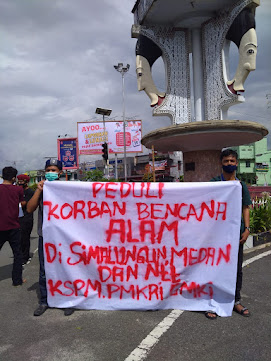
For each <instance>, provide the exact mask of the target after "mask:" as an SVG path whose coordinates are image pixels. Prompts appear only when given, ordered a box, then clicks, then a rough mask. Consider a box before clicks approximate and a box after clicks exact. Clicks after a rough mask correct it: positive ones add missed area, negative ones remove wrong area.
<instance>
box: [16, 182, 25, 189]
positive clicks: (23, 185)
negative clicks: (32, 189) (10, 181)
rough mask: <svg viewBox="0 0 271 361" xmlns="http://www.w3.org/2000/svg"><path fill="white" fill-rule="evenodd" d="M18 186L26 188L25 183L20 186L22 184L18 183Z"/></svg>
mask: <svg viewBox="0 0 271 361" xmlns="http://www.w3.org/2000/svg"><path fill="white" fill-rule="evenodd" d="M18 186H19V187H23V188H25V187H26V184H25V183H23V184H22V183H19V184H18Z"/></svg>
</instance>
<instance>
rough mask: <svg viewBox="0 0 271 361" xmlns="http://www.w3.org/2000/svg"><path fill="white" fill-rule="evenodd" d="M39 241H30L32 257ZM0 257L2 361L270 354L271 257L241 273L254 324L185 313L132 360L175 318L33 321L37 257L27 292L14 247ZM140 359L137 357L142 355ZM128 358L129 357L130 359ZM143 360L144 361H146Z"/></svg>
mask: <svg viewBox="0 0 271 361" xmlns="http://www.w3.org/2000/svg"><path fill="white" fill-rule="evenodd" d="M36 247H37V238H34V239H32V251H34V250H35V249H36ZM4 248H5V249H3V251H2V252H1V253H0V294H1V297H0V310H1V311H0V312H1V316H0V317H1V319H0V340H1V342H0V361H39V360H42V361H56V360H58V361H69V360H71V361H83V360H84V361H85V360H88V361H92V360H93V361H122V360H123V361H124V360H127V361H132V360H135V361H137V360H147V361H158V360H163V361H167V360H168V361H172V360H173V361H174V360H176V361H194V360H200V361H207V360H208V361H210V360H211V361H228V360H230V361H235V360H236V361H237V360H238V361H242V360H246V361H250V360H251V361H252V360H253V361H254V360H255V361H267V360H268V361H269V360H270V355H271V343H270V335H271V303H270V289H271V287H270V286H271V276H270V260H271V255H268V256H266V257H263V258H260V259H257V260H255V261H254V262H252V263H250V264H249V265H248V266H246V267H245V268H244V286H243V303H244V304H245V305H246V306H247V307H248V308H249V309H250V311H251V313H252V316H251V317H250V318H245V317H241V316H240V315H238V314H236V313H233V316H232V317H228V318H218V319H217V320H215V321H211V320H208V319H206V318H205V317H204V315H203V314H202V313H200V312H184V313H182V314H181V315H180V316H179V317H178V318H177V319H176V320H175V322H174V323H173V325H172V326H171V327H170V328H169V329H168V330H167V331H166V332H165V333H164V334H163V335H162V337H161V338H159V340H158V341H157V343H156V345H155V346H154V347H151V348H150V349H149V350H148V352H147V356H146V357H145V356H144V353H142V355H139V357H140V358H134V357H132V356H131V355H130V354H131V352H132V351H133V350H134V349H136V348H137V346H138V345H139V344H140V343H141V341H142V340H143V339H145V338H146V337H147V336H148V334H149V333H150V332H151V331H152V330H153V329H154V328H155V327H156V326H157V325H159V323H160V322H161V321H162V320H163V319H164V318H165V317H166V316H167V315H169V314H170V311H157V312H135V311H129V312H128V311H96V310H91V311H81V310H76V311H75V312H74V314H73V315H71V316H69V317H65V316H64V312H63V310H60V309H49V310H47V311H46V312H45V314H44V315H42V316H41V317H34V316H33V311H34V309H35V307H36V306H37V304H38V267H39V263H38V255H37V253H35V254H34V257H33V259H32V262H31V263H30V264H29V265H26V267H25V270H24V277H26V278H27V283H26V284H25V285H23V286H22V287H12V286H11V266H12V261H13V260H12V258H10V255H11V251H10V250H9V245H8V244H6V245H5V246H4ZM270 249H271V247H270V244H269V245H266V246H265V247H264V248H261V249H257V250H255V249H253V251H251V250H249V253H247V254H246V255H245V260H248V259H252V258H253V257H255V256H256V255H261V254H266V252H267V251H270ZM137 352H138V350H137ZM129 355H130V356H129ZM142 357H143V358H142Z"/></svg>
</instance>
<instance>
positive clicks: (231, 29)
mask: <svg viewBox="0 0 271 361" xmlns="http://www.w3.org/2000/svg"><path fill="white" fill-rule="evenodd" d="M259 5H260V0H241V1H240V0H221V1H217V0H194V1H191V0H182V1H176V0H138V1H137V2H136V4H135V6H134V8H133V10H132V12H133V13H134V20H135V24H134V25H133V27H132V37H135V38H137V45H136V72H137V81H138V90H140V91H141V90H144V91H145V92H146V94H147V95H148V96H149V98H150V100H151V106H152V107H153V115H154V116H158V115H163V116H165V115H166V116H169V117H170V119H171V120H172V125H171V126H169V127H165V128H161V129H157V130H155V131H153V132H151V133H149V134H146V135H145V136H144V137H143V139H142V143H143V144H144V145H145V146H146V147H147V148H151V147H152V146H154V148H155V149H156V150H160V151H177V150H181V151H182V152H183V156H184V179H185V181H207V180H209V179H210V178H212V177H213V176H214V175H215V174H217V172H219V171H220V169H219V167H220V166H219V164H218V163H217V161H216V160H217V159H218V158H219V157H218V154H219V153H220V151H221V149H222V148H224V147H229V146H235V145H241V144H247V143H251V142H255V141H257V140H260V139H262V138H263V137H264V136H265V135H267V134H268V131H267V129H266V128H265V127H263V126H262V125H261V124H259V123H256V122H248V121H244V120H229V119H228V109H229V107H231V106H233V105H235V104H238V103H242V102H244V101H245V99H244V97H243V93H244V90H245V87H244V83H245V80H246V79H247V77H248V75H249V73H250V72H251V71H253V70H255V69H256V55H257V36H256V30H255V11H256V7H257V6H259ZM231 42H234V43H235V44H236V45H237V47H238V49H239V63H238V67H237V69H236V72H235V75H234V77H233V78H230V72H229V48H230V43H231ZM159 57H162V59H163V62H164V65H165V73H166V91H165V93H163V92H160V91H159V90H158V89H157V87H156V86H155V84H154V81H153V78H152V74H151V68H152V65H153V64H154V62H155V61H156V60H157V59H158V58H159ZM214 162H215V163H214ZM215 164H217V166H215Z"/></svg>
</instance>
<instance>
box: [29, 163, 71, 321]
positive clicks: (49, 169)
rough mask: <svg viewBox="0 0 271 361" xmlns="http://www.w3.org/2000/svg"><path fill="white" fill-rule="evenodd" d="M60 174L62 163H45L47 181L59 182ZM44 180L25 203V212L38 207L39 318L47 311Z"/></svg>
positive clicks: (31, 211)
mask: <svg viewBox="0 0 271 361" xmlns="http://www.w3.org/2000/svg"><path fill="white" fill-rule="evenodd" d="M61 174H62V163H61V161H59V160H56V159H48V160H47V161H46V163H45V179H46V180H48V181H56V180H59V177H60V175H61ZM44 182H45V180H42V181H40V182H39V183H38V187H37V189H36V191H35V193H34V195H33V197H32V198H31V199H30V201H29V202H28V203H27V212H29V213H33V212H34V211H35V210H36V209H37V208H38V207H39V212H38V235H39V246H38V252H39V262H40V270H39V289H40V304H39V306H38V307H37V308H36V309H35V311H34V316H41V315H42V314H43V313H44V312H45V311H46V310H47V309H48V307H49V306H48V302H47V288H46V275H45V268H44V250H43V236H42V223H43V186H44ZM73 312H74V309H72V308H65V310H64V315H65V316H70V315H71V314H72V313H73Z"/></svg>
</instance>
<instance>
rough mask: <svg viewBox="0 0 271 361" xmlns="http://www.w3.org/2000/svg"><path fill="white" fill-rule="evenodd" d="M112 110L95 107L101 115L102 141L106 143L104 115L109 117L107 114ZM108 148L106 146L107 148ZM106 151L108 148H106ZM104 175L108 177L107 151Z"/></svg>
mask: <svg viewBox="0 0 271 361" xmlns="http://www.w3.org/2000/svg"><path fill="white" fill-rule="evenodd" d="M111 112H112V110H111V109H104V108H96V112H95V113H96V114H101V115H102V116H103V127H104V143H106V135H105V130H106V129H105V118H104V117H105V116H107V117H109V115H110V114H111ZM107 149H108V148H107ZM107 152H108V150H107ZM105 176H106V177H107V178H108V177H109V172H108V153H107V160H106V164H105Z"/></svg>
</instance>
